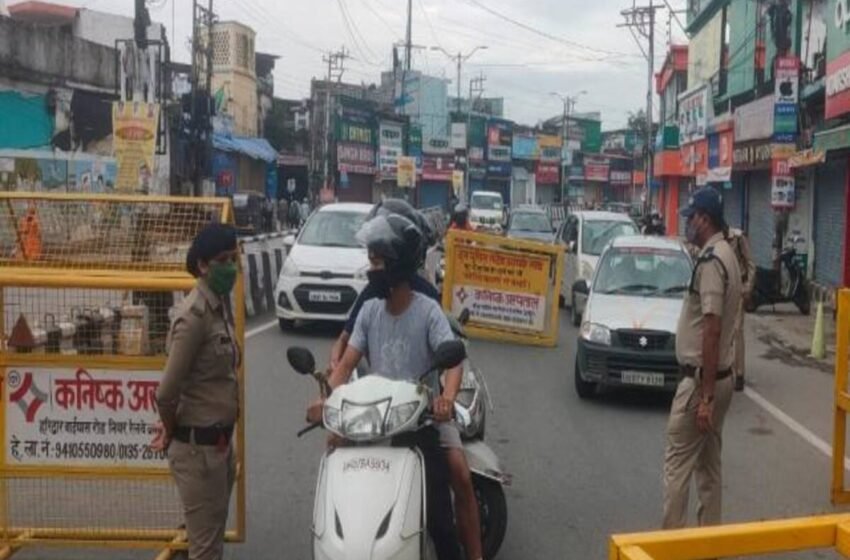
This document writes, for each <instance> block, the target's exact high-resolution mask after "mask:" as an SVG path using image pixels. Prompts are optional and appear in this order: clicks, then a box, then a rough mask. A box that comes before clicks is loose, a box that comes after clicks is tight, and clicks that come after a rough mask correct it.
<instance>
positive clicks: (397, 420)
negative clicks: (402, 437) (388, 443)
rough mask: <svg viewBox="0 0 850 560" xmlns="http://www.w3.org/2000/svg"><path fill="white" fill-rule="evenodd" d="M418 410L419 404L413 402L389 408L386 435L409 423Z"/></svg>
mask: <svg viewBox="0 0 850 560" xmlns="http://www.w3.org/2000/svg"><path fill="white" fill-rule="evenodd" d="M418 409H419V403H418V402H415V401H414V402H409V403H404V404H400V405H398V406H394V407H392V408H390V414H389V416H387V433H388V434H391V433H393V432H395V431H396V430H398V429H399V428H401V427H402V426H404V425H405V424H407V423H408V422H410V420H411V419H412V418H413V416H414V415H415V414H416V411H417V410H418Z"/></svg>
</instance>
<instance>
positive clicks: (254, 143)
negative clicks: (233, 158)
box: [213, 134, 277, 163]
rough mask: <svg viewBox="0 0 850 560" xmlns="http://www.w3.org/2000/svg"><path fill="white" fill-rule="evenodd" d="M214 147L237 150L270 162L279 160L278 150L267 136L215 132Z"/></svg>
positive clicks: (222, 149) (228, 150)
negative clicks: (255, 136) (232, 134)
mask: <svg viewBox="0 0 850 560" xmlns="http://www.w3.org/2000/svg"><path fill="white" fill-rule="evenodd" d="M213 148H215V149H216V150H221V151H223V152H237V153H240V154H244V155H246V156H248V157H250V158H253V159H259V160H262V161H266V162H268V163H272V162H275V161H277V152H276V151H275V149H274V148H272V146H271V144H269V142H268V140H266V139H265V138H250V137H247V136H225V135H224V134H213Z"/></svg>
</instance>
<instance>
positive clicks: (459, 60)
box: [431, 45, 487, 113]
mask: <svg viewBox="0 0 850 560" xmlns="http://www.w3.org/2000/svg"><path fill="white" fill-rule="evenodd" d="M486 48H487V45H479V46H477V47H475V48H474V49H472V50H471V51H469V52H468V53H466V54H463V53H462V52H460V51H458V52H457V54H452V53H450V52H449V51H447V50H446V49H444V48H443V47H431V50H432V51H440V52H441V53H443V54H444V55H446V56H447V57H449V58H450V59H452V60H453V61H455V63H456V64H457V82H456V83H457V112H458V113H460V104H461V97H460V73H461V68H462V66H463V63H464V62H466V61H467V60H469V59H470V58H471V57H472V55H474V54H475V53H476V52H478V51H480V50H484V49H486Z"/></svg>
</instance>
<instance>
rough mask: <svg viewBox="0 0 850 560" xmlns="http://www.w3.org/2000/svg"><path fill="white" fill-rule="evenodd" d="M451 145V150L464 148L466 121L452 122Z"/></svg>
mask: <svg viewBox="0 0 850 560" xmlns="http://www.w3.org/2000/svg"><path fill="white" fill-rule="evenodd" d="M451 146H452V149H453V150H465V149H466V123H452V140H451Z"/></svg>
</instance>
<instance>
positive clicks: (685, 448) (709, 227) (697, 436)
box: [663, 188, 741, 529]
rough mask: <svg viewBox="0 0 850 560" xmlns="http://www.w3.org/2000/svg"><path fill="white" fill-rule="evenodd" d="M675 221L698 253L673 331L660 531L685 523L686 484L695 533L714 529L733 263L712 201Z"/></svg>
mask: <svg viewBox="0 0 850 560" xmlns="http://www.w3.org/2000/svg"><path fill="white" fill-rule="evenodd" d="M680 214H681V215H682V216H683V217H684V218H685V219H686V220H687V237H688V241H689V242H690V243H692V244H694V245H696V246H697V247H699V248H700V253H699V256H698V258H697V261H696V264H695V265H694V269H693V272H692V273H691V281H690V285H689V286H688V292H687V294H686V296H685V301H684V304H683V305H682V312H681V315H680V316H679V324H678V328H677V331H676V359H677V361H678V362H679V367H680V371H681V374H682V380H681V381H680V382H679V386H678V388H677V390H676V396H675V397H674V398H673V404H672V406H671V409H670V418H669V420H668V424H667V448H666V451H665V455H664V517H663V526H664V528H665V529H673V528H680V527H684V526H685V525H686V523H687V508H688V492H689V489H690V483H691V476H692V475H695V477H696V486H697V490H698V502H699V506H698V508H697V518H698V523H699V525H700V526H704V525H716V524H718V523H720V517H721V510H722V507H721V506H722V497H721V493H722V474H721V473H722V468H721V456H720V450H721V444H722V433H723V422H724V420H725V418H726V412H727V411H728V410H729V404H730V402H731V400H732V392H733V391H732V389H733V383H732V364H733V358H734V349H733V343H734V339H735V326H736V320H737V312H738V308H739V307H740V305H741V274H740V271H739V270H738V261H737V259H736V258H735V254H734V252H733V251H732V248H731V247H730V246H729V243H727V242H726V240H725V239H724V235H723V226H724V222H723V207H722V202H721V198H720V194H719V193H718V192H717V191H716V190H714V189H712V188H703V189H700V190H699V191H697V192H695V193H694V194H693V196H691V199H690V201H689V203H688V205H687V206H686V207H685V208H682V209H681V210H680Z"/></svg>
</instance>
